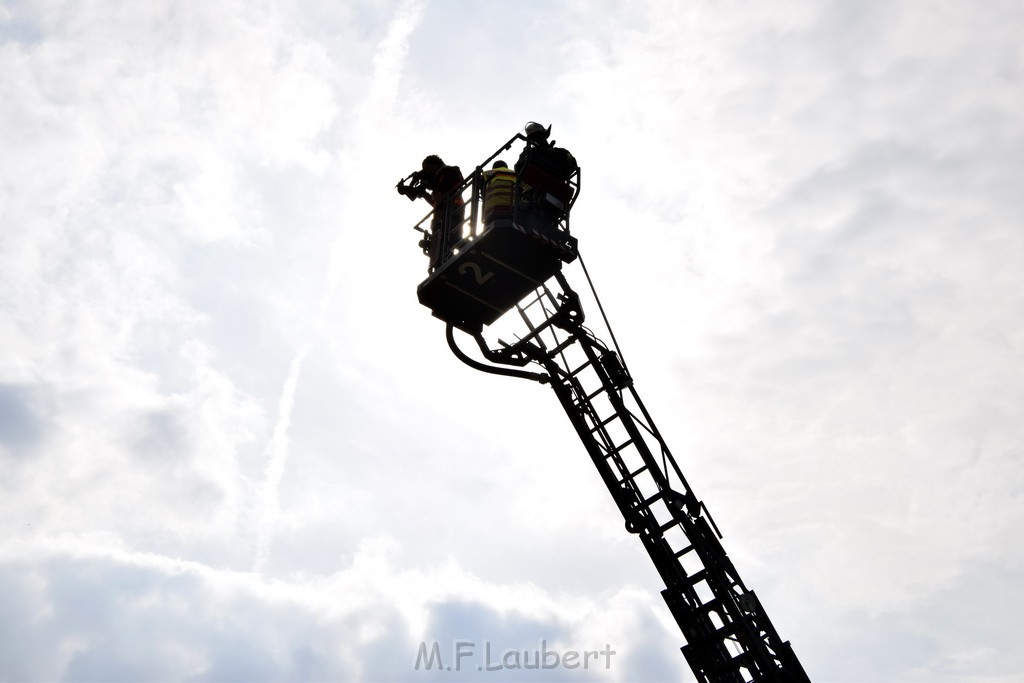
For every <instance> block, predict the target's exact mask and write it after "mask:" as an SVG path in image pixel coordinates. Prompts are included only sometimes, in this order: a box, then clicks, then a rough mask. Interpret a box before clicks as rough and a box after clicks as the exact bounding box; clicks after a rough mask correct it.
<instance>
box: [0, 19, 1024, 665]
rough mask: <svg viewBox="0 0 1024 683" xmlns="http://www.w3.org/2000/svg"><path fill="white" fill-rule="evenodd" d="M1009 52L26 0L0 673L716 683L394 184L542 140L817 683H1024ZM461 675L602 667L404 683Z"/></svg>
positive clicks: (1017, 207)
mask: <svg viewBox="0 0 1024 683" xmlns="http://www.w3.org/2000/svg"><path fill="white" fill-rule="evenodd" d="M1022 45H1024V6H1022V5H1021V3H1020V2H1017V1H1006V2H1000V1H999V0H991V1H988V2H967V1H966V0H959V1H957V0H933V1H930V2H923V1H922V2H915V1H911V0H899V1H896V2H882V1H857V2H854V1H853V0H833V1H831V2H812V1H811V0H798V1H793V2H790V1H785V0H772V1H771V2H764V3H741V2H732V1H725V2H710V1H703V0H692V1H689V2H660V1H659V2H653V1H652V2H612V1H610V0H609V1H605V2H600V1H590V0H588V1H586V2H584V1H582V0H578V1H571V0H566V1H563V2H539V1H532V2H531V1H525V2H515V3H498V2H474V3H470V2H455V1H447V2H445V1H441V0H434V1H432V2H429V1H419V2H417V1H411V2H406V1H401V2H393V1H372V2H371V1H369V0H363V1H351V0H349V1H341V2H338V1H328V0H306V1H301V2H300V1H296V0H209V1H206V2H187V1H177V2H175V1H173V0H148V1H147V2H131V1H128V0H125V1H119V0H90V1H86V0H76V1H73V2H71V1H59V0H30V1H20V0H0V74H2V75H0V144H2V148H0V149H2V153H0V343H2V345H3V352H2V353H0V606H2V608H0V679H3V680H33V681H52V680H76V681H77V680H126V681H127V680H204V681H205V680H270V679H273V680H299V679H307V680H308V679H316V680H346V681H347V680H363V681H383V680H401V681H405V680H410V681H416V680H465V679H467V678H483V679H484V680H492V679H493V680H510V679H517V680H533V681H536V680H542V679H559V680H603V681H604V680H606V681H641V680H642V681H648V680H671V679H675V680H692V676H691V674H690V673H689V670H688V669H687V667H686V665H685V661H684V659H683V657H682V655H681V654H680V653H679V651H678V648H679V647H680V646H681V645H683V643H684V641H683V639H682V636H681V634H680V633H679V632H678V629H677V628H676V627H675V625H674V623H673V622H672V620H671V618H670V617H669V614H668V610H667V608H666V607H665V605H664V604H663V602H662V600H661V598H660V596H659V594H658V591H659V590H660V589H661V588H662V585H661V584H660V583H659V578H658V576H657V574H656V572H655V571H654V569H653V567H652V566H650V564H649V561H648V560H647V559H646V555H645V554H644V552H643V550H642V547H641V545H640V544H639V542H638V541H637V539H636V538H635V537H633V536H631V535H630V534H628V533H626V532H625V530H624V528H623V524H622V520H621V518H620V517H619V515H618V513H617V511H616V509H615V507H614V504H613V502H612V500H611V498H610V497H609V495H608V493H607V491H606V490H604V488H603V484H602V483H601V481H600V479H599V477H598V476H597V474H596V472H595V471H594V469H593V466H592V464H591V463H590V461H589V458H588V457H587V456H586V453H585V451H584V450H583V447H582V445H580V444H579V442H578V441H577V440H576V438H575V436H574V434H573V431H572V429H571V427H570V424H569V422H568V420H567V419H566V417H565V415H564V414H563V413H561V411H560V409H559V408H558V404H557V402H556V401H555V398H554V396H553V395H552V394H551V392H550V390H548V389H547V388H545V387H543V386H540V385H537V384H532V383H528V382H523V381H520V380H513V379H507V378H500V377H494V376H490V375H484V374H481V373H478V372H475V371H474V370H472V369H470V368H468V367H466V366H464V365H462V364H461V363H460V362H459V361H458V360H457V359H455V358H454V357H453V356H452V355H451V353H450V352H449V350H448V349H447V346H446V344H445V341H444V326H443V324H442V323H441V322H440V321H438V320H436V319H433V318H431V317H430V315H429V311H427V310H426V309H425V308H422V307H421V306H419V305H418V304H417V302H416V296H415V288H416V285H417V283H418V282H419V281H420V280H421V279H422V278H423V277H424V275H425V269H426V262H425V258H424V257H423V256H422V254H421V253H420V252H419V249H418V248H417V246H416V242H417V238H418V235H417V233H415V232H414V231H413V230H412V228H411V226H412V225H413V224H414V223H415V222H416V221H418V220H419V219H420V218H421V217H422V216H423V215H424V214H425V213H426V211H427V209H428V207H427V206H426V204H424V203H423V202H419V203H417V204H410V203H409V202H408V201H407V200H406V199H404V198H402V197H400V196H398V195H397V194H396V193H395V192H394V190H393V187H394V184H395V182H396V181H397V180H398V179H399V178H400V177H402V176H404V175H406V174H407V173H408V172H410V171H411V170H413V169H415V168H416V167H417V166H418V164H419V161H420V160H421V159H422V158H423V156H425V155H427V154H432V153H434V154H439V155H441V156H442V157H444V159H445V160H446V161H448V162H449V163H454V164H458V165H460V166H461V167H462V169H463V170H464V171H467V172H468V171H469V170H471V169H472V168H473V167H474V166H475V165H476V164H478V163H479V162H481V161H482V160H483V159H485V158H486V157H487V156H489V155H490V154H491V153H492V152H493V151H495V150H496V149H497V148H498V147H499V146H500V145H501V144H503V143H504V142H505V141H506V140H507V139H509V138H510V137H511V136H513V135H514V134H515V133H516V132H518V131H519V130H521V129H522V127H523V126H524V124H525V123H526V122H527V121H530V120H536V121H540V122H542V123H544V124H552V125H553V137H554V139H556V140H557V141H558V143H559V144H560V145H563V146H565V147H567V148H569V149H570V150H571V151H572V152H573V153H574V154H575V156H576V158H577V159H578V161H579V162H580V164H581V166H582V169H583V189H582V193H581V196H580V199H579V202H578V203H577V205H576V209H575V211H574V213H573V221H572V225H573V231H574V233H575V234H576V236H577V237H578V238H579V241H580V248H581V252H582V253H583V255H584V258H585V259H586V263H587V265H588V267H589V269H590V272H591V275H592V276H593V278H594V282H595V285H596V287H597V289H598V292H599V294H600V295H601V298H602V301H603V303H604V305H605V308H606V310H607V312H608V315H609V317H610V319H611V321H612V324H613V325H614V328H615V333H616V336H617V337H618V340H619V342H620V343H621V345H622V349H623V352H624V354H625V356H626V359H627V360H628V362H629V364H630V367H631V370H632V372H633V375H634V377H635V379H636V382H637V387H638V389H639V391H640V394H641V396H642V397H643V398H644V401H645V403H646V404H647V407H648V408H649V409H650V410H651V412H652V414H653V416H654V419H655V420H656V422H657V423H658V426H659V427H660V428H661V430H662V431H663V432H664V434H665V436H666V438H667V439H668V442H669V445H670V446H671V448H672V450H673V452H674V453H675V455H676V458H677V459H678V460H679V462H680V465H681V466H682V468H683V471H684V473H686V475H687V477H688V478H689V480H690V483H691V484H692V485H693V487H694V488H695V490H696V491H697V493H698V495H699V496H700V497H701V498H702V499H703V500H704V501H705V502H706V504H707V506H708V508H709V509H710V510H711V512H712V514H713V516H714V518H715V521H716V522H717V523H718V525H719V527H720V528H721V529H722V531H723V533H724V535H725V539H724V544H725V547H726V549H727V550H728V551H729V552H730V554H731V556H732V557H733V559H734V562H735V563H736V565H737V567H738V569H739V571H740V573H741V575H742V576H743V577H744V579H745V581H746V583H747V584H748V585H749V586H750V587H751V588H753V589H754V590H756V591H757V592H758V594H759V596H760V597H761V600H762V602H763V603H764V605H765V606H766V609H767V611H768V613H769V614H770V616H771V618H772V620H773V621H774V623H775V625H776V627H777V628H778V630H779V632H780V633H781V635H782V636H783V638H785V639H788V640H790V641H791V642H792V644H793V646H794V649H795V650H796V652H797V654H798V656H799V657H800V659H801V661H802V662H803V664H804V667H805V668H806V669H807V671H808V673H809V674H810V676H811V678H812V680H816V681H1012V680H1020V678H1019V677H1020V675H1021V674H1020V672H1021V670H1022V669H1024V650H1022V648H1021V647H1020V643H1019V634H1020V633H1021V632H1024V624H1022V623H1021V622H1022V618H1021V615H1022V614H1024V585H1022V584H1024V575H1022V570H1024V544H1021V542H1020V533H1021V532H1020V528H1021V525H1022V523H1024V496H1022V490H1024V489H1022V485H1024V466H1022V462H1021V459H1022V455H1024V420H1022V419H1021V416H1022V413H1024V192H1022V186H1024V182H1022V181H1024V172H1022V168H1024V115H1022V113H1024V48H1022ZM567 274H568V276H569V278H570V280H572V281H573V282H574V283H576V284H578V285H579V286H580V287H582V286H583V280H582V275H581V273H580V271H579V269H578V266H572V267H570V268H567ZM590 312H591V313H592V314H594V315H596V311H593V310H591V311H590ZM460 639H461V640H468V641H473V642H475V643H476V644H477V647H478V650H477V652H478V653H479V652H480V651H481V650H482V648H483V643H484V642H489V643H491V647H492V648H493V650H494V651H495V652H499V651H503V650H506V649H509V648H519V649H522V648H537V647H538V645H539V643H540V641H541V640H544V641H546V642H547V643H548V646H549V647H552V648H555V649H559V650H560V651H567V650H571V649H576V650H581V651H582V650H595V649H601V648H603V647H605V645H606V644H607V645H610V646H611V648H612V649H613V650H615V653H616V654H615V655H614V656H611V657H610V666H609V667H608V668H607V669H606V668H605V667H604V666H599V667H597V668H594V665H593V664H592V665H591V668H590V669H589V670H587V671H583V670H582V669H576V670H567V669H557V670H551V671H541V672H532V671H522V670H520V671H502V672H492V673H484V674H481V673H480V672H478V671H476V669H475V666H474V667H472V670H471V671H469V672H468V673H467V672H463V673H462V674H460V675H456V673H454V672H452V673H446V672H439V671H432V672H424V671H416V670H415V669H414V662H415V659H416V655H417V648H418V646H419V644H420V643H421V642H423V641H426V642H428V643H431V642H433V641H437V642H439V643H440V646H441V651H442V654H444V655H445V656H450V654H451V649H452V647H453V643H454V642H455V641H457V640H460ZM473 661H474V663H475V661H476V660H473Z"/></svg>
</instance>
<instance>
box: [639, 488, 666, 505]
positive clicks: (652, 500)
mask: <svg viewBox="0 0 1024 683" xmlns="http://www.w3.org/2000/svg"><path fill="white" fill-rule="evenodd" d="M663 495H665V492H664V491H658V492H657V493H655V494H654V495H653V496H651V497H650V498H648V499H647V500H645V501H644V505H646V506H647V507H650V506H651V503H653V502H654V501H656V500H658V499H659V498H661V497H662V496H663Z"/></svg>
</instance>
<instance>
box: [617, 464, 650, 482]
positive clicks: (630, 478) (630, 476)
mask: <svg viewBox="0 0 1024 683" xmlns="http://www.w3.org/2000/svg"><path fill="white" fill-rule="evenodd" d="M646 469H647V465H641V466H640V468H639V469H638V470H636V471H635V472H630V473H629V474H627V475H626V476H625V477H623V478H622V479H619V483H620V484H621V483H623V482H626V481H633V479H635V478H636V475H638V474H640V473H641V472H643V471H644V470H646Z"/></svg>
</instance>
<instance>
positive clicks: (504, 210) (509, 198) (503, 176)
mask: <svg viewBox="0 0 1024 683" xmlns="http://www.w3.org/2000/svg"><path fill="white" fill-rule="evenodd" d="M515 189H516V174H515V173H514V172H513V171H512V170H511V169H509V167H508V164H506V163H505V162H504V161H495V162H494V165H493V166H491V170H489V171H484V206H483V216H484V226H488V225H490V224H491V223H493V222H494V221H496V220H498V219H499V218H508V219H510V218H512V202H513V199H514V198H515Z"/></svg>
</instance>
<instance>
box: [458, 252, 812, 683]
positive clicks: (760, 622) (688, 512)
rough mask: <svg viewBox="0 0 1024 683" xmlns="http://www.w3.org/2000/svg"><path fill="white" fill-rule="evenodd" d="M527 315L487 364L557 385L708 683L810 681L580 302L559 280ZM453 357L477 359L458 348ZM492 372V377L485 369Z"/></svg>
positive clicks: (489, 351)
mask: <svg viewBox="0 0 1024 683" xmlns="http://www.w3.org/2000/svg"><path fill="white" fill-rule="evenodd" d="M554 279H555V281H557V283H558V286H559V287H560V289H561V291H558V292H556V291H552V289H551V288H550V287H549V286H548V285H544V286H542V287H540V288H538V289H537V290H536V292H535V294H534V296H532V297H530V298H529V299H528V300H525V301H524V302H523V303H522V304H520V305H518V306H516V308H517V311H518V313H519V315H520V317H521V318H522V320H523V323H524V324H525V331H524V334H523V335H522V336H521V337H520V339H518V340H517V341H516V342H515V343H514V344H506V343H503V342H499V345H498V348H489V347H488V345H487V342H486V341H485V340H484V339H483V337H482V336H481V335H480V334H479V333H478V334H474V335H473V336H474V338H475V339H476V340H477V344H478V345H479V347H480V350H481V352H482V353H483V355H484V356H485V357H486V358H487V359H488V360H490V361H491V362H493V363H497V364H500V365H503V366H520V367H521V366H524V365H526V364H528V363H536V364H539V365H540V366H542V367H543V368H544V370H545V373H544V375H531V374H530V373H527V372H525V371H523V370H512V369H510V368H507V367H506V368H501V369H498V368H495V369H493V370H492V371H495V372H499V373H501V374H515V375H518V376H522V377H531V378H533V379H538V380H540V381H542V382H544V383H547V384H550V385H551V388H552V389H553V390H554V392H555V395H556V396H557V397H558V400H559V402H560V403H561V405H562V408H563V409H564V410H565V412H566V415H568V417H569V420H570V421H571V422H572V425H573V427H574V428H575V429H576V433H577V434H578V435H579V437H580V440H581V441H582V442H583V445H584V446H585V447H586V449H587V453H588V454H589V455H590V458H591V460H592V461H593V462H594V465H595V466H596V467H597V470H598V473H599V474H600V476H601V479H602V480H603V481H604V483H605V485H606V486H607V488H608V491H609V492H610V493H611V494H612V498H613V499H614V500H615V503H616V505H617V506H618V508H619V510H620V512H621V513H622V516H623V518H624V520H625V525H626V529H627V530H628V531H630V532H631V533H634V534H637V535H638V536H639V538H640V540H641V542H642V543H643V545H644V548H645V549H646V550H647V553H648V555H650V557H651V560H652V561H653V562H654V565H655V567H656V568H657V570H658V572H659V573H660V574H661V577H662V579H663V580H664V582H665V589H664V590H663V591H662V596H663V597H664V599H665V602H666V603H667V604H668V607H669V609H670V610H671V612H672V615H673V616H674V617H675V620H676V622H677V623H678V624H679V627H680V629H681V630H682V632H683V635H684V636H685V638H686V641H687V644H686V645H685V646H684V647H683V648H682V652H683V654H684V655H685V657H686V660H687V663H688V664H689V665H690V668H691V669H692V670H693V672H694V674H695V675H696V677H697V679H698V680H700V681H807V680H808V678H807V675H806V674H805V673H804V670H803V668H802V667H801V665H800V662H799V661H798V660H797V658H796V655H795V654H794V653H793V650H792V648H791V647H790V644H789V643H788V642H783V641H782V639H781V638H780V637H779V635H778V633H777V632H776V631H775V627H774V626H773V625H772V623H771V620H769V618H768V615H767V614H766V613H765V611H764V609H763V608H762V606H761V603H760V601H759V600H758V599H757V596H756V595H755V594H754V592H753V591H751V590H748V589H747V587H746V586H745V585H744V583H743V580H742V579H741V578H740V576H739V573H738V572H737V571H736V568H735V567H734V566H733V563H732V561H731V560H730V559H729V557H728V555H727V554H726V552H725V550H724V549H723V547H722V545H721V543H720V542H719V538H720V535H719V533H718V530H717V528H716V527H715V525H714V521H713V520H712V519H711V517H710V515H709V514H708V512H707V509H706V508H705V506H704V504H703V503H702V502H701V501H700V500H699V499H698V498H697V496H696V495H695V494H694V492H693V490H692V489H691V488H690V486H689V485H688V484H687V482H686V479H685V478H684V477H683V474H682V472H681V471H680V469H679V466H678V464H677V463H676V461H675V459H674V458H673V457H672V454H671V453H670V452H669V449H668V447H667V445H666V444H665V442H664V440H663V439H662V437H661V435H660V433H659V432H658V429H657V427H656V426H655V424H654V422H653V420H652V419H651V417H650V415H649V414H648V412H647V410H646V408H645V407H644V405H643V402H642V401H641V400H640V397H639V395H638V394H637V392H636V389H635V388H634V386H633V381H632V378H631V377H630V376H629V374H628V372H627V371H626V368H625V367H624V366H623V364H622V362H621V361H620V359H619V357H618V354H616V353H615V351H613V350H611V349H609V348H608V347H607V346H606V345H605V344H604V343H602V342H601V340H599V339H598V338H597V337H595V336H594V335H593V334H592V333H591V332H590V331H589V330H587V329H586V328H585V327H584V326H583V322H584V314H583V311H582V307H581V306H580V302H579V297H578V296H577V295H576V294H575V293H574V292H573V291H572V289H570V287H569V285H568V283H567V282H566V280H565V278H564V276H563V275H562V274H561V273H560V272H559V273H557V274H556V275H555V278H554ZM449 340H450V342H452V345H453V350H455V351H456V354H457V355H459V356H460V357H461V358H463V360H467V361H469V362H471V363H476V365H477V366H479V365H481V364H480V363H478V362H476V361H471V360H470V359H468V357H467V356H466V354H465V353H464V352H462V351H461V350H460V349H458V347H457V346H456V345H455V344H454V342H453V341H452V336H451V327H449ZM479 369H487V368H479Z"/></svg>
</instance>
